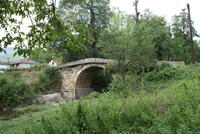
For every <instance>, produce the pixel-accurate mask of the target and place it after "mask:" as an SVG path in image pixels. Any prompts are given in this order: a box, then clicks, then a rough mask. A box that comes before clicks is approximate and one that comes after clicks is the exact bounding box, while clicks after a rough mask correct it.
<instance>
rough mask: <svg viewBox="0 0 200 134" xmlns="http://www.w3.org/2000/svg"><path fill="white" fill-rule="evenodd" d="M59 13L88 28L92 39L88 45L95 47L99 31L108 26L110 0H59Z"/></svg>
mask: <svg viewBox="0 0 200 134" xmlns="http://www.w3.org/2000/svg"><path fill="white" fill-rule="evenodd" d="M60 3H61V4H60V7H61V13H62V15H64V18H66V17H67V18H70V19H71V21H72V22H75V23H77V24H84V25H87V26H88V27H89V28H90V32H91V36H92V37H93V39H94V40H93V41H92V42H90V43H89V44H88V45H90V46H91V47H95V45H96V42H97V40H98V38H99V33H100V32H101V31H102V30H103V29H105V28H107V27H108V24H109V15H110V7H109V4H110V0H84V1H81V2H76V1H75V2H74V1H73V2H68V1H66V0H61V2H60Z"/></svg>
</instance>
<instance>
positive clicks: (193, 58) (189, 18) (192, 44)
mask: <svg viewBox="0 0 200 134" xmlns="http://www.w3.org/2000/svg"><path fill="white" fill-rule="evenodd" d="M187 9H188V23H189V29H190V45H191V47H192V63H193V64H195V62H196V54H195V48H194V42H193V32H192V21H191V15H190V5H189V4H187Z"/></svg>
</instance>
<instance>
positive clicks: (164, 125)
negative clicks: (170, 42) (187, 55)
mask: <svg viewBox="0 0 200 134" xmlns="http://www.w3.org/2000/svg"><path fill="white" fill-rule="evenodd" d="M199 69H200V65H199V64H197V65H190V66H185V67H178V68H174V67H171V66H169V65H162V66H160V67H157V68H156V69H154V70H153V71H151V72H149V73H147V74H145V76H144V78H143V80H142V81H143V82H142V83H141V84H139V86H134V85H133V86H132V87H131V84H129V85H126V88H123V89H122V88H121V87H122V86H121V85H122V84H121V82H120V81H119V80H117V77H116V79H114V80H113V81H112V83H111V84H110V85H109V87H108V88H107V91H108V92H106V93H103V94H97V93H96V94H91V95H90V96H88V97H86V98H83V99H82V100H80V101H77V102H72V103H69V104H65V105H62V106H61V107H60V108H58V109H57V111H56V112H55V111H52V112H51V113H50V114H45V113H43V114H38V113H40V112H36V113H34V112H33V113H32V112H31V113H29V114H30V115H31V117H28V116H26V120H27V121H25V120H24V116H19V117H18V118H16V119H14V120H13V121H12V122H11V121H5V122H1V123H0V127H2V128H0V132H1V133H4V134H6V133H7V132H12V133H17V134H18V133H19V134H21V133H22V132H24V133H29V134H38V133H41V134H51V133H52V134H68V133H69V134H94V133H96V134H119V133H122V134H128V133H134V134H172V133H173V134H189V133H191V134H194V133H195V134H196V133H197V134H198V133H199V131H200V127H199V126H200V118H199V117H200V103H199V102H200V97H199V94H200V83H199V80H200V75H199V74H198V72H199ZM133 79H135V78H133V77H131V76H130V77H129V78H127V80H126V81H128V83H130V81H135V80H133ZM116 81H117V82H116ZM116 83H117V84H116ZM117 88H119V89H117ZM113 89H115V90H113ZM41 113H42V112H41ZM32 116H37V117H36V118H35V119H33V122H34V123H33V124H32V123H30V122H29V123H28V120H30V118H32ZM15 120H17V121H18V122H15ZM35 120H37V121H35ZM21 122H26V124H25V126H23V128H21V127H16V125H17V124H21ZM13 123H14V124H15V125H13ZM11 124H12V125H13V126H12V125H11ZM8 126H9V127H8ZM3 128H4V129H3ZM10 130H12V131H10Z"/></svg>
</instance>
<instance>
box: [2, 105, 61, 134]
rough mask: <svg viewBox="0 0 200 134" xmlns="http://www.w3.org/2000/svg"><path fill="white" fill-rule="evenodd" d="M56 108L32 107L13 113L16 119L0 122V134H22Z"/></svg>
mask: <svg viewBox="0 0 200 134" xmlns="http://www.w3.org/2000/svg"><path fill="white" fill-rule="evenodd" d="M57 109H58V108H57V107H52V106H43V105H32V106H28V107H26V108H23V109H21V110H19V111H18V112H17V113H14V114H15V116H17V117H16V118H13V119H11V120H8V121H0V134H23V133H24V132H25V130H26V129H27V128H28V127H31V126H32V125H33V124H37V123H38V122H40V120H41V117H42V116H45V115H49V114H52V113H53V112H55V111H56V110H57Z"/></svg>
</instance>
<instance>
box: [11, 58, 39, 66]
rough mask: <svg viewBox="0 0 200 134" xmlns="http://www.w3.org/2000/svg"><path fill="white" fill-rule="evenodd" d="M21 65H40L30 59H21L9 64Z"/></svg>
mask: <svg viewBox="0 0 200 134" xmlns="http://www.w3.org/2000/svg"><path fill="white" fill-rule="evenodd" d="M23 63H24V64H40V63H39V62H36V61H33V60H31V59H22V60H19V61H15V62H12V63H10V64H11V65H12V64H23Z"/></svg>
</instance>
